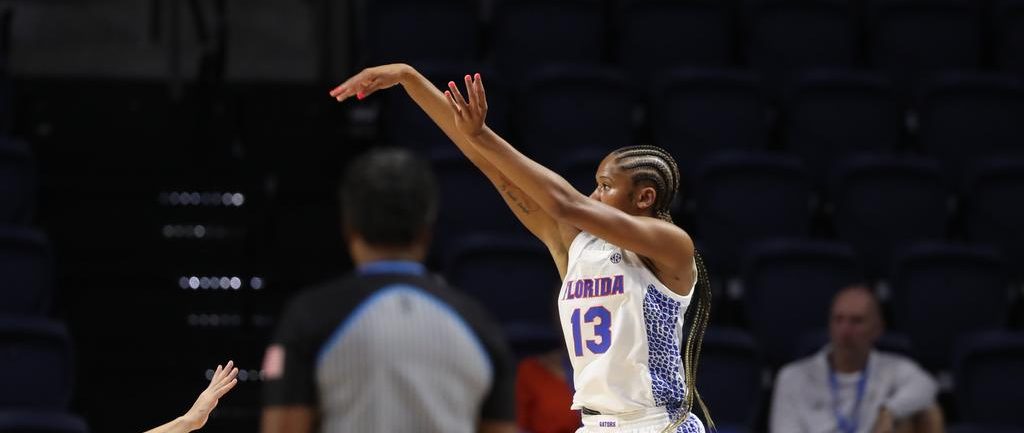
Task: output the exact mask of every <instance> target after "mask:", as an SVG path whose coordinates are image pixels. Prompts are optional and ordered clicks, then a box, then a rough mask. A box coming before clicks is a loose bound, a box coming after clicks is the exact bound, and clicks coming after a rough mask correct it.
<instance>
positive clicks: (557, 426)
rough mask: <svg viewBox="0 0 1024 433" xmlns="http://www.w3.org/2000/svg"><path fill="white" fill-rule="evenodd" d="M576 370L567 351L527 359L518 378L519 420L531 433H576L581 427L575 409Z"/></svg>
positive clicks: (517, 405)
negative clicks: (573, 404)
mask: <svg viewBox="0 0 1024 433" xmlns="http://www.w3.org/2000/svg"><path fill="white" fill-rule="evenodd" d="M572 394H573V387H572V369H571V367H570V366H569V358H568V357H567V356H566V353H565V351H563V350H558V349H556V350H552V351H550V352H546V353H542V354H539V355H535V356H529V357H526V358H523V360H522V361H520V362H519V371H518V374H517V375H516V418H517V419H516V421H517V424H518V425H519V428H520V429H522V430H524V431H526V432H529V433H573V432H575V431H576V429H577V428H579V426H580V425H581V422H580V412H579V411H576V410H571V409H569V407H570V406H572Z"/></svg>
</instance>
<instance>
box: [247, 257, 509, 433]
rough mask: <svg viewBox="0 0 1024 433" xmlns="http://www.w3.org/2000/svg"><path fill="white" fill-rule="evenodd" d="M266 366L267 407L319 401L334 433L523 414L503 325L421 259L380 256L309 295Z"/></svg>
mask: <svg viewBox="0 0 1024 433" xmlns="http://www.w3.org/2000/svg"><path fill="white" fill-rule="evenodd" d="M263 369H264V384H263V389H264V406H289V405H305V406H313V407H315V408H316V409H317V410H318V412H319V416H320V420H319V421H320V424H319V426H320V431H321V432H324V433H335V432H404V431H416V432H445V433H458V432H466V433H470V432H475V431H476V430H477V423H478V422H479V421H480V420H481V419H485V420H492V421H508V422H514V421H515V413H514V411H515V396H514V392H515V378H514V374H515V371H514V366H513V365H512V361H511V358H510V355H509V351H508V348H507V346H506V345H505V343H504V341H503V340H502V339H501V335H500V332H499V331H498V328H497V326H495V325H494V324H493V323H492V322H491V321H490V320H489V319H488V318H487V316H486V314H485V313H484V311H483V310H482V309H481V308H480V307H479V306H478V305H477V304H476V303H475V302H472V301H470V300H469V299H468V298H466V297H465V296H463V295H461V294H459V293H456V292H454V291H453V290H452V289H450V288H447V287H445V286H444V284H443V283H442V282H441V279H440V278H438V277H436V276H433V275H430V274H428V273H426V271H425V269H424V268H423V266H422V265H421V264H419V263H415V262H400V261H395V262H374V263H370V264H368V265H365V266H363V267H361V268H360V269H359V271H358V272H356V273H355V274H354V275H351V276H348V277H345V278H342V279H340V280H336V281H332V282H329V283H326V284H324V285H322V286H319V287H315V288H313V289H310V290H308V291H305V292H303V293H302V294H300V295H299V296H298V297H296V298H295V299H294V300H293V301H291V302H290V303H289V305H288V307H287V308H286V309H285V312H284V315H283V316H282V318H281V322H280V323H279V324H278V327H277V330H276V332H275V334H274V337H273V339H272V341H271V346H270V347H269V348H268V349H267V354H266V357H265V359H264V365H263Z"/></svg>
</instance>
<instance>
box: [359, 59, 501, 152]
mask: <svg viewBox="0 0 1024 433" xmlns="http://www.w3.org/2000/svg"><path fill="white" fill-rule="evenodd" d="M415 66H416V69H417V70H418V71H419V72H420V73H422V74H423V75H424V76H425V77H427V78H428V79H430V80H431V82H432V83H433V84H434V85H435V86H437V88H438V89H441V90H447V89H448V82H449V81H455V83H457V84H458V85H459V89H461V90H463V91H464V90H465V86H464V81H463V77H464V76H465V75H466V74H474V73H477V72H479V73H480V74H481V75H482V76H483V79H484V82H485V85H486V87H487V126H488V127H490V128H491V129H493V130H494V131H496V132H498V133H499V134H501V135H502V136H507V132H509V125H508V117H509V109H510V106H509V103H510V101H509V97H508V95H509V90H508V89H507V86H506V85H505V83H504V82H503V81H504V80H503V79H502V78H501V77H500V76H496V75H495V74H494V73H493V72H492V70H491V68H488V67H484V66H482V65H479V64H472V63H468V64H462V63H424V64H416V65H415ZM378 95H379V97H380V98H381V100H382V102H383V103H382V104H381V110H380V126H379V128H380V135H381V137H382V138H383V140H384V141H385V142H387V143H388V144H390V145H393V146H400V147H407V148H410V149H414V150H415V151H417V152H419V153H421V154H423V155H425V156H427V157H428V158H436V157H446V156H457V155H461V152H460V151H459V149H458V148H457V147H455V144H454V143H452V140H451V139H449V138H448V136H446V135H445V134H444V132H442V131H441V129H440V128H438V127H437V125H436V124H434V121H433V120H431V119H430V117H429V116H427V114H426V113H424V112H423V110H422V109H420V107H419V106H418V105H416V103H415V102H414V101H413V100H412V99H411V98H410V97H409V95H408V94H407V93H406V92H405V91H404V90H402V89H400V88H394V89H389V90H387V91H384V92H380V93H377V94H375V95H374V96H373V97H378ZM463 95H466V94H465V93H463Z"/></svg>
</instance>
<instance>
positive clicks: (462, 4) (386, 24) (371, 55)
mask: <svg viewBox="0 0 1024 433" xmlns="http://www.w3.org/2000/svg"><path fill="white" fill-rule="evenodd" d="M364 4H365V11H364V13H365V15H364V16H363V19H360V20H358V21H357V22H356V25H358V26H361V27H362V32H361V33H362V36H363V38H364V40H363V44H364V45H363V48H364V50H365V52H364V53H363V54H364V58H365V59H366V61H365V64H366V65H378V64H383V63H394V62H405V63H409V64H411V65H419V64H421V63H424V62H472V61H475V60H477V59H478V58H479V54H480V40H481V39H482V38H481V28H480V10H479V9H480V3H479V2H476V1H470V0H429V1H416V0H375V1H368V2H364Z"/></svg>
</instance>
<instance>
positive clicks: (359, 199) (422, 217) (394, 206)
mask: <svg viewBox="0 0 1024 433" xmlns="http://www.w3.org/2000/svg"><path fill="white" fill-rule="evenodd" d="M339 196H340V198H341V217H342V222H343V223H344V225H345V227H346V230H349V231H351V232H354V233H357V234H359V235H360V236H361V237H362V238H363V239H364V240H366V242H367V243H369V244H371V245H381V246H408V245H411V244H412V243H413V242H415V241H416V240H417V239H418V238H420V237H422V236H423V235H425V234H426V232H427V231H429V230H430V228H431V227H432V226H433V224H434V221H435V220H436V219H437V208H438V192H437V180H436V179H435V177H434V173H433V170H431V169H430V165H429V164H427V163H426V162H425V161H423V160H421V159H420V158H418V157H416V156H415V155H414V154H413V153H412V152H409V151H407V150H404V149H398V148H381V149H373V150H370V151H368V152H367V153H365V154H363V155H361V156H359V157H358V158H356V159H355V160H354V161H352V162H351V163H350V164H349V166H348V169H347V170H346V172H345V176H344V178H343V181H342V183H341V187H340V188H339Z"/></svg>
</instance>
